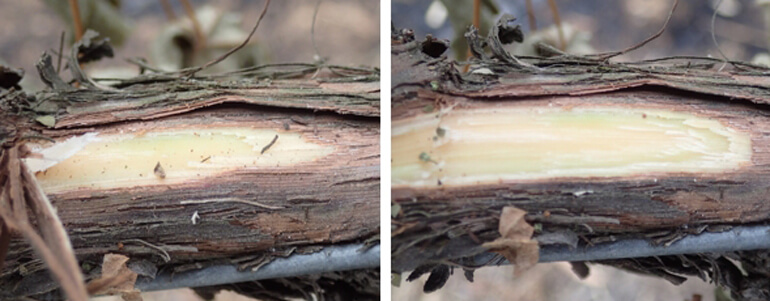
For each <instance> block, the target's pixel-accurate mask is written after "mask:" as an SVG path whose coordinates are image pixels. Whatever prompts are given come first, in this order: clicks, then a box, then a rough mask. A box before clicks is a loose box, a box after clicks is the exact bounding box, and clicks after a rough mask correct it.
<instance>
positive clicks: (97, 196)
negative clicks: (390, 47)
mask: <svg viewBox="0 0 770 301" xmlns="http://www.w3.org/2000/svg"><path fill="white" fill-rule="evenodd" d="M45 60H46V58H44V59H43V60H41V68H40V69H41V75H42V76H43V78H44V79H45V78H47V80H46V82H48V83H50V86H51V87H52V89H51V90H48V91H44V92H40V93H37V94H36V95H35V96H34V97H32V96H27V95H25V94H24V93H23V92H8V93H4V94H3V95H4V96H3V98H4V99H2V114H3V116H4V117H2V119H3V122H2V125H3V126H2V128H0V142H8V143H10V142H11V141H13V143H24V141H31V140H29V139H28V138H27V139H21V137H22V136H25V135H26V136H30V135H42V136H45V137H49V138H52V139H54V140H56V141H62V140H65V139H67V138H68V137H72V136H76V135H80V134H83V133H87V132H93V131H99V132H101V133H119V132H124V131H128V132H137V131H138V132H142V131H146V130H150V131H158V130H162V129H165V128H169V129H182V128H208V127H210V128H216V127H227V126H239V127H249V128H255V129H272V130H275V131H278V132H279V133H297V134H299V135H301V137H303V138H304V139H306V140H308V141H312V142H313V143H317V144H320V145H323V146H330V147H332V149H333V151H332V152H331V153H330V154H329V155H326V156H324V157H322V158H320V159H317V160H314V161H311V162H305V163H300V164H298V165H294V166H288V167H281V166H276V167H269V168H260V169H254V168H245V167H244V168H236V169H233V170H230V171H227V172H224V173H221V174H217V175H216V176H210V177H202V178H200V179H197V180H192V181H188V182H184V183H176V184H168V185H148V186H136V187H129V188H114V189H74V190H73V189H69V190H68V189H65V190H58V191H56V192H55V193H49V195H48V196H49V198H50V199H51V202H52V203H53V205H54V206H55V207H56V208H57V210H58V215H59V217H60V218H61V220H62V222H63V224H64V226H65V228H66V229H67V231H68V234H69V236H70V238H71V241H72V244H73V247H74V249H75V252H76V254H77V256H78V259H79V260H80V262H81V267H82V268H83V272H84V273H85V275H86V277H87V278H93V277H96V276H97V275H98V271H99V268H98V265H99V264H100V263H101V260H102V259H101V258H102V257H103V255H104V254H107V253H120V254H125V255H127V256H129V257H130V258H131V260H132V261H136V262H144V263H149V264H151V265H154V266H156V267H157V268H158V269H163V270H170V269H171V270H174V271H184V270H189V269H194V268H200V267H203V266H206V265H207V264H208V263H215V262H216V263H222V262H232V263H234V264H235V263H238V265H239V266H240V267H241V268H244V269H245V268H252V267H255V266H259V265H261V264H264V263H265V262H269V261H270V260H271V259H272V258H275V257H276V256H288V255H289V254H292V253H303V252H316V251H318V250H321V249H322V248H323V246H324V245H332V244H342V243H354V242H359V243H360V242H371V241H376V240H377V237H378V233H379V218H378V217H379V182H380V163H379V158H380V155H379V154H380V146H379V132H380V131H379V83H378V81H377V74H376V73H375V72H376V70H375V71H365V70H364V71H362V70H363V69H356V70H355V72H352V73H353V74H351V71H350V70H347V71H348V74H347V75H344V76H340V74H339V72H337V75H332V74H329V73H322V74H320V75H319V76H318V77H316V78H313V79H310V78H309V77H304V76H302V75H303V74H305V73H312V72H314V69H313V67H312V65H310V69H308V66H306V65H303V66H304V67H303V68H304V69H302V70H300V71H297V70H296V68H294V69H292V68H289V67H281V66H278V67H275V68H272V69H270V70H271V72H274V73H272V74H270V75H271V77H272V78H281V77H284V76H285V75H286V74H293V75H292V76H293V77H295V78H296V79H279V80H272V81H271V80H266V81H253V80H239V81H217V80H214V79H212V78H210V77H198V78H194V79H185V78H181V77H179V76H168V77H163V76H159V75H150V76H144V77H139V78H135V79H131V80H128V81H123V82H122V83H119V84H118V85H116V86H117V87H119V88H120V89H119V90H117V89H115V90H113V89H107V90H104V89H99V87H92V86H88V85H85V87H83V88H81V89H72V88H71V86H64V85H61V83H63V82H62V81H61V79H59V78H58V76H56V74H55V73H51V71H52V70H53V69H52V68H51V67H50V58H48V60H49V61H48V62H47V63H46V62H45ZM268 69H269V68H268ZM287 70H288V71H287ZM303 70H304V71H303ZM260 72H262V71H260ZM41 116H50V117H53V118H54V120H55V123H48V124H47V125H48V126H47V127H46V126H42V125H41V124H38V123H35V122H32V121H31V120H33V119H35V118H38V117H41ZM50 117H46V118H50ZM32 140H34V139H32ZM279 142H280V140H279ZM265 143H267V142H265ZM161 151H162V150H161ZM191 151H192V150H191ZM140 163H146V162H137V164H140ZM151 165H154V163H152V164H151ZM105 168H123V167H122V166H105ZM152 172H153V170H152V169H151V168H150V169H148V170H147V173H152ZM234 199H237V200H236V201H232V200H234ZM238 200H247V201H253V202H256V203H252V204H248V203H244V202H239V201H238ZM185 201H194V203H185ZM255 204H257V205H255ZM195 212H197V214H198V215H199V216H200V219H199V220H197V223H195V224H193V223H192V222H191V217H192V215H193V214H194V213H195ZM139 240H141V241H144V242H147V243H149V244H152V245H155V246H158V247H160V248H161V249H163V251H164V252H166V253H167V254H168V256H167V258H165V259H164V257H165V256H164V255H163V254H161V253H160V252H159V251H158V250H155V249H154V248H151V247H148V246H147V245H145V244H144V243H141V242H140V241H139ZM362 273H363V274H362ZM354 274H355V273H354ZM377 274H378V273H377V271H376V270H374V269H373V270H366V271H363V272H359V274H357V275H359V277H351V278H350V279H351V280H350V281H349V282H346V283H347V284H345V285H342V284H340V283H345V281H341V280H339V279H340V276H339V275H337V274H328V275H320V276H317V277H315V278H313V277H311V278H308V279H310V280H306V281H304V282H303V283H306V284H307V286H308V287H313V288H317V287H316V286H313V285H312V283H313V281H316V283H318V284H319V285H320V287H325V288H327V289H328V290H330V292H329V293H330V294H332V295H333V294H334V292H331V290H332V289H333V287H340V288H347V289H350V286H352V287H355V288H356V290H355V292H351V293H353V294H363V295H361V296H369V297H376V294H377V293H378V291H379V284H378V283H376V282H372V281H370V278H372V277H375V276H376V275H377ZM361 275H364V276H366V275H369V276H366V277H364V276H361ZM372 275H374V276H372ZM354 278H355V279H354ZM313 279H314V280H313ZM319 279H320V280H319ZM356 279H358V280H356ZM360 279H364V280H366V281H364V280H360ZM373 279H376V278H373ZM311 280H313V281H311ZM324 281H327V282H324ZM265 283H268V284H269V282H265ZM278 283H280V281H278ZM324 283H326V284H324ZM329 283H331V284H329ZM334 283H337V284H334ZM266 285H267V284H266ZM56 286H57V285H56V283H54V282H53V281H51V279H50V277H49V276H48V274H47V272H46V271H45V266H44V265H43V264H42V262H41V261H40V260H39V259H38V258H37V257H35V256H34V255H33V253H32V251H31V250H30V248H29V245H28V244H27V243H26V242H25V241H24V240H23V239H21V238H16V239H13V240H12V242H11V245H10V252H9V254H8V257H7V259H6V261H5V268H4V269H3V270H2V274H1V275H0V299H8V298H12V297H21V296H42V295H48V296H53V297H54V298H59V297H58V296H59V295H58V293H53V294H51V291H52V290H54V289H56ZM267 286H268V287H269V286H270V285H267ZM327 286H328V287H327ZM291 287H292V286H287V287H284V288H283V289H282V290H287V289H288V288H291ZM351 290H352V289H351ZM255 291H256V290H255ZM279 291H280V290H279ZM300 291H311V292H312V290H309V289H307V288H306V289H302V290H299V289H298V291H296V292H294V293H286V294H283V296H285V297H290V296H295V295H296V294H300V296H301V295H302V294H304V292H301V293H298V292H300ZM261 293H262V294H268V295H270V290H269V289H264V288H263V289H262V290H261ZM281 295H282V294H280V292H278V293H275V294H273V295H272V296H273V298H278V296H281Z"/></svg>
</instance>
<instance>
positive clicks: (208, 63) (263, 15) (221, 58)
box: [183, 0, 270, 76]
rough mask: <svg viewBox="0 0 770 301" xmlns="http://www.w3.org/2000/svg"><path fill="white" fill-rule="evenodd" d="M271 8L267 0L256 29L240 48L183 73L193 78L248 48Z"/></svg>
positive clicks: (237, 47)
mask: <svg viewBox="0 0 770 301" xmlns="http://www.w3.org/2000/svg"><path fill="white" fill-rule="evenodd" d="M269 6H270V0H267V1H266V2H265V7H264V8H263V9H262V13H261V14H259V19H257V24H254V28H252V29H251V32H250V33H249V35H248V36H247V37H246V39H245V40H243V43H241V44H240V45H238V46H235V47H233V48H232V49H230V51H228V52H226V53H225V54H223V55H221V56H219V57H218V58H216V59H213V60H211V61H209V62H207V63H205V64H203V66H200V67H195V68H191V69H187V70H184V71H183V73H187V75H188V76H193V75H195V73H197V72H199V71H201V70H203V69H206V68H208V67H211V66H212V65H215V64H218V63H219V62H221V61H224V60H225V59H226V58H228V57H229V56H230V55H232V54H233V53H235V52H236V51H238V50H240V49H241V48H243V47H244V46H246V45H247V44H248V43H249V41H250V40H251V37H252V36H254V33H255V32H256V31H257V28H259V23H260V22H262V19H263V18H264V17H265V14H266V13H267V8H268V7H269Z"/></svg>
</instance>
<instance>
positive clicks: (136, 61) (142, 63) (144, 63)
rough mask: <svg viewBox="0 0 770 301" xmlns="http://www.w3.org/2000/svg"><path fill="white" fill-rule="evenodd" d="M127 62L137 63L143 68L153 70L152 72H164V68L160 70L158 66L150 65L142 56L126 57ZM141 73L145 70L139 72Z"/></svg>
mask: <svg viewBox="0 0 770 301" xmlns="http://www.w3.org/2000/svg"><path fill="white" fill-rule="evenodd" d="M126 62H129V63H131V64H134V65H137V66H139V68H141V69H146V70H150V71H152V72H157V73H161V72H163V70H160V69H158V68H156V67H153V66H150V64H147V62H146V61H143V60H142V59H140V58H130V59H126ZM139 73H140V74H141V73H144V72H139Z"/></svg>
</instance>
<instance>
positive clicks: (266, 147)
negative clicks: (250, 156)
mask: <svg viewBox="0 0 770 301" xmlns="http://www.w3.org/2000/svg"><path fill="white" fill-rule="evenodd" d="M277 140H278V135H275V137H273V141H270V143H268V144H267V145H265V147H263V148H262V152H260V153H259V154H260V155H261V154H264V153H265V152H266V151H267V150H268V149H270V147H271V146H273V144H275V141H277Z"/></svg>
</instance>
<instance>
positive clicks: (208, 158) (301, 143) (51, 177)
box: [26, 127, 333, 193]
mask: <svg viewBox="0 0 770 301" xmlns="http://www.w3.org/2000/svg"><path fill="white" fill-rule="evenodd" d="M276 135H278V136H279V138H278V139H277V140H276V141H275V143H274V144H273V145H271V146H270V147H269V149H267V150H266V151H265V152H264V153H262V150H263V149H264V148H265V147H266V146H268V145H269V144H270V142H271V141H272V140H273V138H275V136H276ZM33 151H34V152H37V153H40V154H42V155H43V157H44V158H43V159H26V160H27V164H28V165H29V166H30V168H31V169H32V170H33V171H37V178H38V180H40V183H41V184H42V186H43V187H44V189H45V190H46V192H47V193H54V192H56V191H60V190H69V189H76V188H81V187H88V188H93V189H99V188H102V189H109V188H118V187H131V186H139V185H157V184H164V185H167V184H176V183H183V182H185V181H188V180H193V179H203V178H205V177H210V176H214V175H216V174H218V173H222V172H226V171H231V170H234V169H259V168H271V167H285V166H289V165H294V164H298V163H302V162H308V161H313V160H316V159H318V158H321V157H323V156H326V155H328V154H330V153H331V152H332V151H333V147H331V146H326V145H319V144H314V143H312V142H308V141H306V140H305V139H304V138H303V137H302V136H300V134H297V133H288V132H278V131H275V130H272V129H252V128H245V127H228V128H224V127H223V128H205V129H194V128H190V129H174V130H161V131H150V132H144V133H132V134H99V133H88V134H86V135H84V136H79V137H74V138H70V139H69V140H66V141H60V142H57V143H56V144H55V145H53V146H51V145H50V144H47V145H40V146H39V147H38V148H36V149H33ZM158 163H159V164H160V166H161V168H162V173H163V176H160V175H159V174H158V172H156V171H155V167H156V165H157V164H158Z"/></svg>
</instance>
